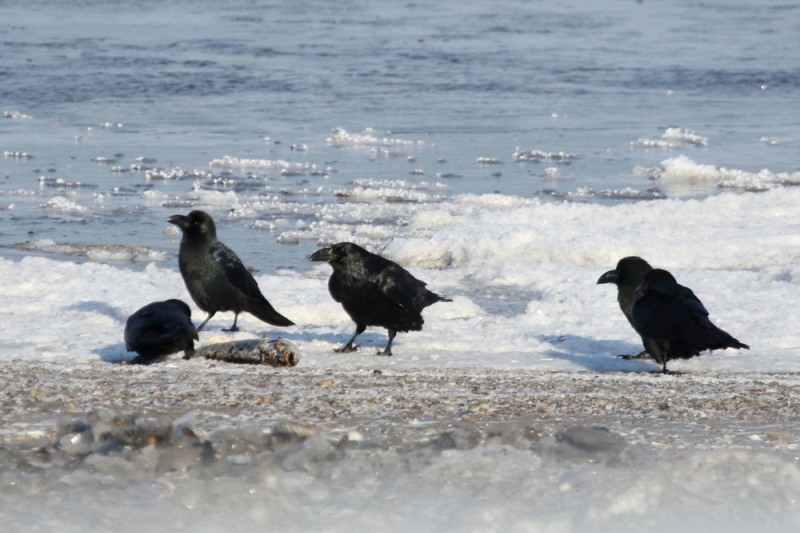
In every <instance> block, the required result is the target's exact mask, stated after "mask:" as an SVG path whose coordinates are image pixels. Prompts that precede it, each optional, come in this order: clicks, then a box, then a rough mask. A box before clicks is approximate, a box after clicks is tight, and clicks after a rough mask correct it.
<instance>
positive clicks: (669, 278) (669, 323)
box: [633, 268, 750, 374]
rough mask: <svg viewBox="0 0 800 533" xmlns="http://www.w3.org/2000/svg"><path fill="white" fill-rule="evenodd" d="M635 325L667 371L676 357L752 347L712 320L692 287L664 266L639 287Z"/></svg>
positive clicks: (652, 271)
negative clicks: (679, 279) (681, 281)
mask: <svg viewBox="0 0 800 533" xmlns="http://www.w3.org/2000/svg"><path fill="white" fill-rule="evenodd" d="M633 327H634V328H636V331H637V332H639V334H640V335H641V336H642V340H643V341H644V346H645V348H646V349H647V351H648V352H649V353H650V355H652V356H653V359H655V360H656V361H657V362H659V363H661V365H662V370H663V372H664V373H665V374H666V373H667V361H671V360H672V359H689V358H690V357H694V356H696V355H700V352H702V351H705V350H724V349H725V348H736V349H740V348H745V349H748V350H749V349H750V347H749V346H748V345H746V344H744V343H741V342H739V341H738V340H737V339H734V338H733V337H731V336H730V335H729V334H728V333H726V332H724V331H722V330H721V329H719V328H718V327H717V326H715V325H714V324H712V323H711V321H710V320H709V319H708V311H707V310H706V308H705V307H704V306H703V304H702V302H700V300H699V299H698V298H697V296H695V295H694V293H693V292H692V291H691V289H689V288H688V287H684V286H683V285H679V284H678V282H677V281H676V280H675V277H674V276H673V275H672V274H670V273H669V272H667V271H666V270H662V269H660V268H656V269H653V270H651V271H650V272H648V273H647V274H646V275H645V277H644V280H643V281H642V283H641V285H639V287H638V288H637V289H636V301H635V302H634V304H633Z"/></svg>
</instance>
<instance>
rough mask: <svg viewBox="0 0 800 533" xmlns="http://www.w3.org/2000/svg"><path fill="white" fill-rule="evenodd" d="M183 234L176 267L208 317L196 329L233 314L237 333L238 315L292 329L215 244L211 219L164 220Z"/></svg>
mask: <svg viewBox="0 0 800 533" xmlns="http://www.w3.org/2000/svg"><path fill="white" fill-rule="evenodd" d="M167 222H169V223H170V224H175V225H176V226H178V227H179V228H180V229H181V231H182V232H183V238H182V239H181V247H180V252H179V253H178V266H179V267H180V271H181V276H183V281H184V282H185V283H186V288H187V289H188V290H189V294H190V295H191V296H192V299H193V300H194V301H195V303H196V304H197V306H198V307H199V308H200V309H202V310H203V311H205V312H206V313H208V317H207V318H206V319H205V320H204V321H203V323H202V324H200V326H199V327H198V328H197V331H200V330H202V329H203V327H204V326H205V325H206V323H207V322H208V321H209V320H211V317H213V316H214V315H215V314H216V313H217V311H233V312H234V313H235V315H234V317H233V325H232V326H231V327H230V329H228V330H223V331H237V330H238V329H239V328H238V327H237V326H236V321H237V320H238V319H239V313H241V312H242V311H247V312H248V313H250V314H252V315H254V316H255V317H257V318H259V319H260V320H263V321H264V322H266V323H268V324H272V325H273V326H292V325H294V322H292V321H291V320H289V319H288V318H286V317H285V316H283V315H281V314H280V313H278V312H277V311H276V310H275V309H274V308H273V307H272V306H271V305H270V303H269V302H268V301H267V299H266V298H264V295H262V294H261V290H259V288H258V283H256V280H255V279H254V278H253V275H252V274H250V272H249V271H248V270H247V269H246V268H245V267H244V265H243V264H242V261H241V260H240V259H239V257H237V255H236V254H235V253H234V252H233V250H231V249H230V248H228V247H227V246H225V245H224V244H222V243H221V242H220V241H218V240H217V229H216V226H214V221H213V220H212V218H211V216H209V214H208V213H206V212H204V211H192V212H191V213H189V215H188V216H184V215H173V216H171V217H169V218H168V219H167Z"/></svg>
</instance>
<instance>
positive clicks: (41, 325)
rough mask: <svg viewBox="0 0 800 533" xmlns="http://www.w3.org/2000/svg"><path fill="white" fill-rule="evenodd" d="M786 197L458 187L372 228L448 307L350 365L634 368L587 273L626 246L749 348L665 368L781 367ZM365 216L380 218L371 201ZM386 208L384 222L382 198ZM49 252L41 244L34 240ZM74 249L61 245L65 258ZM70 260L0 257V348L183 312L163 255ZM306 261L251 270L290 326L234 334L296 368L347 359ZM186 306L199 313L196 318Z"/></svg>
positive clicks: (798, 253)
mask: <svg viewBox="0 0 800 533" xmlns="http://www.w3.org/2000/svg"><path fill="white" fill-rule="evenodd" d="M215 194H222V195H223V196H225V197H233V195H234V193H232V192H229V193H214V194H211V193H209V192H206V193H205V194H204V196H205V197H206V200H209V201H212V202H216V201H217V200H214V196H215ZM798 205H800V191H797V190H795V189H780V190H774V191H769V192H766V193H763V194H748V195H741V194H731V193H726V194H721V195H718V196H713V197H709V198H706V199H704V200H700V201H698V200H675V199H670V200H662V201H653V202H639V203H636V204H627V205H626V204H618V205H611V206H606V205H598V204H568V203H563V204H556V203H544V202H540V201H538V200H526V199H522V198H514V197H506V196H500V195H486V196H474V195H463V196H458V197H455V198H454V199H453V201H450V202H441V203H438V204H433V205H424V206H421V207H420V208H419V209H417V210H415V211H414V212H413V214H412V216H410V219H409V220H408V221H407V224H405V225H403V226H401V227H393V228H389V227H388V226H386V227H385V228H386V231H381V232H379V234H378V235H375V236H376V237H377V238H380V239H384V242H387V239H388V244H387V245H386V246H385V249H383V250H375V251H377V252H379V253H383V254H384V255H386V256H387V257H390V258H391V259H393V260H395V261H397V262H399V263H400V264H402V265H404V266H406V267H407V268H409V269H410V270H411V271H412V272H413V273H414V274H415V275H416V276H417V277H419V278H420V279H423V280H425V281H426V282H428V284H429V287H430V288H431V289H432V290H434V291H436V292H439V293H441V294H445V295H447V296H449V297H452V298H453V300H454V301H453V302H452V303H440V304H437V305H434V306H432V307H430V308H428V309H426V311H425V313H424V316H425V318H426V324H425V327H424V330H423V331H422V332H413V333H408V334H401V335H400V336H399V337H398V339H397V344H396V350H395V351H396V354H397V357H394V358H393V359H391V360H373V359H371V358H363V361H360V363H363V364H372V365H376V366H382V365H414V366H425V365H432V366H436V367H441V366H448V365H453V366H459V365H469V366H473V365H474V366H480V365H491V366H498V365H499V366H522V367H528V368H536V369H541V370H546V371H564V370H566V371H578V370H585V369H591V370H593V371H611V370H615V371H616V370H626V369H637V370H639V369H641V368H642V366H641V365H638V364H631V363H630V362H625V361H621V360H619V359H617V358H616V357H615V356H616V355H617V354H619V353H628V352H633V351H635V350H637V348H638V343H637V336H636V334H635V333H634V332H633V331H632V330H631V329H630V327H629V326H628V325H627V323H626V322H625V319H624V317H623V316H622V314H621V313H620V312H619V310H618V308H617V304H616V298H615V296H616V295H615V291H614V289H613V287H609V286H597V285H595V282H596V280H597V278H598V277H599V275H600V274H602V273H603V272H604V271H605V270H608V269H610V268H613V266H614V264H615V263H616V261H617V260H618V259H619V258H621V257H623V256H626V255H640V256H642V257H644V258H645V259H647V260H648V261H649V262H650V263H651V264H654V265H657V266H659V267H663V268H667V269H668V270H670V271H672V272H673V274H675V275H676V277H677V278H678V280H679V281H680V282H681V283H683V284H684V285H687V286H689V287H691V288H692V289H693V290H694V291H695V292H696V294H697V295H698V296H699V297H700V298H701V300H702V301H703V302H704V304H705V305H706V307H707V308H708V309H709V310H710V312H711V318H712V320H713V321H715V323H716V324H717V325H719V326H720V327H722V328H723V329H725V330H726V331H728V332H730V333H731V334H733V335H734V336H735V337H737V338H739V339H740V340H742V341H743V342H745V343H747V344H749V345H750V346H751V350H750V351H742V352H736V351H721V352H715V353H712V354H708V355H704V356H702V357H700V358H695V359H693V360H690V361H680V362H676V363H675V364H674V366H675V369H676V370H686V369H693V370H712V369H713V370H715V371H729V372H761V371H769V372H796V371H798V370H800V362H798V361H797V358H796V356H795V352H796V350H797V349H798V347H800V336H798V335H797V334H795V333H794V332H795V330H796V328H795V327H794V320H793V317H792V314H791V313H787V312H786V310H785V308H784V307H783V306H780V305H776V302H792V301H798V300H800V287H799V285H800V266H798V260H797V259H798V257H800V237H798V235H800V209H798V207H797V206H798ZM66 208H67V210H70V209H72V207H71V206H68V207H66ZM329 208H330V209H336V207H329ZM346 208H347V206H343V209H346ZM371 209H372V210H373V214H376V213H375V212H376V211H378V213H377V215H378V216H380V212H379V211H380V209H381V208H380V207H377V206H375V205H371ZM385 210H386V216H387V217H390V216H391V213H392V210H393V208H392V206H391V204H386V208H385ZM334 218H336V217H334ZM381 227H384V226H376V227H373V228H372V229H373V230H375V229H376V228H381ZM350 229H351V230H352V226H351V227H350ZM302 232H306V233H307V234H306V235H305V237H306V239H315V238H316V239H321V240H324V239H326V238H329V237H331V236H334V237H336V238H339V237H341V239H340V240H344V239H345V238H346V235H345V234H344V232H336V233H335V235H332V234H331V232H329V231H328V230H327V229H325V228H324V225H323V226H319V225H317V226H314V225H312V226H309V227H308V228H307V229H305V230H302V231H301V233H302ZM355 233H356V235H357V234H358V231H356V232H355ZM391 234H394V235H395V237H394V238H389V236H390V235H391ZM221 238H222V239H223V241H224V238H225V236H224V235H221ZM176 244H177V243H176ZM53 248H54V244H53V243H52V242H49V241H44V242H42V243H40V244H39V246H38V249H41V250H50V251H52V249H53ZM74 248H75V246H72V247H70V253H74V254H76V255H80V253H79V252H75V251H74ZM56 249H58V247H56ZM130 254H131V256H132V257H133V251H131V252H130ZM85 255H86V256H87V257H89V258H90V259H93V260H94V261H90V262H84V263H72V262H68V261H61V260H57V259H52V258H47V257H37V256H28V257H23V258H22V259H9V258H6V259H0V275H2V276H3V279H5V280H6V283H4V285H3V288H2V289H0V290H2V292H0V296H1V297H2V299H3V302H4V304H5V305H4V306H3V310H2V315H3V320H4V323H5V325H6V327H7V328H9V330H11V331H22V330H25V329H27V328H29V327H30V324H37V327H36V328H35V329H34V330H32V331H30V334H28V335H25V338H24V340H23V339H21V338H19V337H12V338H6V339H4V340H3V341H2V343H3V344H4V345H5V346H2V345H0V346H2V347H4V348H7V349H6V350H3V351H2V353H3V354H5V355H4V357H6V358H15V359H38V358H51V359H58V360H60V361H63V362H65V363H66V362H69V361H75V362H79V361H85V360H87V359H92V358H97V357H101V358H103V359H104V360H109V361H119V360H123V359H126V358H127V357H129V355H128V354H126V353H125V351H124V348H123V345H122V329H123V326H124V321H125V319H126V317H127V316H128V315H129V314H131V313H132V312H133V311H135V310H136V309H138V308H139V307H141V306H142V305H144V304H146V303H148V302H151V301H155V300H163V299H167V298H181V299H183V300H185V301H187V302H188V303H190V304H191V305H192V306H193V305H194V304H193V302H191V298H190V297H189V295H188V294H187V292H186V289H185V287H184V284H183V282H182V280H181V278H180V275H179V274H178V272H177V268H176V265H174V264H169V261H167V260H165V259H164V255H163V254H156V253H152V254H150V255H151V257H153V258H155V259H157V261H156V262H151V263H150V264H148V265H147V267H146V268H144V269H143V270H134V269H131V268H130V267H128V266H127V265H124V264H123V265H120V264H119V263H117V264H104V263H100V262H97V261H102V260H114V259H120V258H123V259H124V258H125V257H126V252H125V250H124V249H123V250H120V249H109V250H108V251H106V252H103V250H102V248H101V249H97V247H87V251H86V254H85ZM240 255H243V256H244V257H246V254H245V253H241V254H240ZM135 257H136V258H137V260H139V261H141V260H142V258H143V257H144V258H146V257H148V254H147V253H143V252H141V251H138V252H137V254H136V255H135ZM308 268H309V270H307V271H297V270H291V271H290V270H286V271H279V272H269V273H267V272H265V273H259V274H258V275H257V280H258V282H259V285H260V286H261V288H262V291H263V292H264V294H265V295H267V297H268V299H269V300H270V301H271V302H272V304H273V305H274V306H275V307H276V308H277V309H279V310H280V311H281V312H282V313H284V314H285V315H286V316H289V317H291V318H292V320H294V321H295V322H296V323H297V324H298V326H297V327H295V328H291V329H287V330H276V329H274V328H270V327H268V326H266V325H264V324H262V323H260V322H259V321H258V320H256V319H254V318H253V317H250V316H248V315H244V316H242V317H241V319H240V320H241V321H242V332H240V333H239V334H238V335H240V336H258V335H268V336H276V335H283V336H286V337H287V338H289V339H290V340H293V341H294V342H297V343H298V344H299V345H300V347H301V349H302V351H303V352H304V364H309V365H320V366H337V365H346V364H348V362H347V360H343V359H341V358H336V357H331V355H330V353H329V352H330V349H331V348H332V346H333V345H332V343H331V342H330V341H329V340H327V339H330V338H331V335H333V336H335V337H337V338H340V339H341V341H345V340H346V338H347V337H348V335H349V334H350V332H351V330H352V328H353V325H352V323H351V322H350V320H349V318H348V317H347V315H346V314H345V313H344V311H343V310H342V309H341V307H340V306H339V305H338V304H337V303H336V302H334V301H333V300H332V299H331V298H330V296H329V294H328V292H327V285H326V280H327V277H328V276H329V273H330V268H329V267H328V266H327V265H313V266H312V265H309V267H308ZM193 309H194V315H193V317H194V318H195V320H196V321H197V322H199V321H200V320H202V319H203V318H204V313H203V312H201V311H200V310H199V309H197V308H194V307H193ZM230 320H232V316H231V314H230V313H228V314H225V313H220V314H219V315H218V316H217V317H215V318H214V319H213V320H212V321H211V323H210V328H211V331H212V332H213V331H216V330H219V329H221V328H222V327H227V326H228V325H229V324H228V322H229V321H230ZM67 332H69V334H67ZM384 335H385V332H384V331H382V330H379V329H370V330H369V331H368V333H367V334H366V335H365V337H364V339H363V340H362V342H363V343H364V344H367V345H370V347H369V348H367V350H371V349H372V348H374V347H379V346H380V345H381V344H382V343H383V342H384V339H385V336H384ZM321 339H325V340H321ZM201 340H202V339H201ZM11 348H13V349H11Z"/></svg>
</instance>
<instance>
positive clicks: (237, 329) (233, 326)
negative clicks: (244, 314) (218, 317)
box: [222, 313, 239, 331]
mask: <svg viewBox="0 0 800 533" xmlns="http://www.w3.org/2000/svg"><path fill="white" fill-rule="evenodd" d="M237 320H239V313H236V314H234V315H233V325H232V326H231V327H230V328H228V329H223V330H222V331H239V327H238V326H237V325H236V321H237Z"/></svg>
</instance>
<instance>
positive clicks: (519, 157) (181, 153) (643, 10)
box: [0, 0, 800, 271]
mask: <svg viewBox="0 0 800 533" xmlns="http://www.w3.org/2000/svg"><path fill="white" fill-rule="evenodd" d="M0 9H1V10H2V16H3V18H4V19H5V20H9V21H13V22H12V23H11V24H9V25H7V26H6V27H5V28H4V29H3V30H0V31H2V34H0V37H1V38H2V41H3V50H4V53H3V54H2V58H0V73H1V74H0V75H2V80H3V83H2V87H0V100H2V102H3V106H4V109H3V111H4V112H5V116H6V118H5V119H4V120H0V136H1V137H0V139H2V149H3V151H4V153H5V157H4V158H3V159H2V160H0V176H3V177H4V178H5V179H4V180H3V181H2V183H0V194H2V196H1V197H0V221H2V225H3V228H4V229H3V232H2V235H0V238H1V239H2V240H1V241H0V242H2V244H4V245H6V246H7V245H10V244H12V243H17V242H21V241H25V240H33V241H37V240H43V239H44V240H48V239H49V240H53V241H56V242H59V243H70V244H75V243H80V244H99V243H103V244H125V245H146V246H152V247H155V248H157V249H161V250H169V251H174V249H175V248H176V246H177V243H176V239H175V237H174V235H171V234H170V235H167V236H165V235H164V231H165V227H166V225H165V224H164V219H165V218H166V216H168V215H170V214H173V213H175V212H185V211H188V210H189V209H191V208H193V207H200V208H204V209H207V210H209V211H211V212H212V214H213V215H214V216H215V217H216V218H217V220H218V221H222V222H223V223H222V225H223V227H222V229H221V234H222V235H223V236H224V240H226V241H227V242H228V244H230V245H231V246H233V247H234V249H237V250H240V255H244V256H245V258H246V259H247V260H248V261H249V262H252V263H253V264H255V265H258V266H259V267H263V268H265V269H267V270H268V271H271V270H272V269H274V267H276V266H288V267H292V268H301V269H305V268H308V267H307V263H306V262H305V256H306V255H307V252H309V251H310V250H311V248H312V246H311V245H308V244H305V243H301V245H300V247H299V248H296V247H292V246H289V247H286V246H278V245H277V244H276V242H284V243H290V242H294V240H293V239H292V238H291V237H285V236H284V234H285V233H287V232H291V230H292V229H294V228H296V227H298V226H300V227H304V226H306V225H309V224H315V223H316V224H322V223H324V222H325V221H326V220H327V216H328V212H327V210H326V206H328V205H335V204H341V203H345V202H349V203H355V204H362V203H367V204H368V206H367V207H366V208H365V209H361V210H358V209H357V208H354V211H355V212H356V213H358V215H357V216H356V217H355V218H357V219H358V220H359V221H360V222H365V223H367V224H370V223H372V222H374V221H377V222H378V223H380V222H382V221H383V222H385V221H386V220H385V219H388V221H390V222H392V223H398V222H399V223H402V222H404V220H405V217H403V216H402V214H401V215H400V216H397V215H396V214H394V213H389V214H386V213H385V212H384V211H385V209H386V203H387V202H398V201H402V202H411V203H418V202H424V203H429V202H436V201H444V200H446V199H448V198H452V197H453V196H456V195H459V194H463V193H477V194H483V193H490V192H500V193H502V194H506V195H515V196H523V197H541V198H550V197H554V198H555V199H556V200H558V201H560V200H561V199H562V198H569V199H575V200H579V201H629V200H630V199H633V200H635V199H638V198H660V197H663V196H664V195H666V196H675V195H679V196H686V195H688V196H704V195H707V194H713V193H715V192H716V191H717V190H719V189H718V185H719V182H720V181H721V180H722V177H719V178H718V179H715V178H713V177H711V178H708V176H707V173H705V174H704V173H703V172H699V171H698V168H696V167H691V165H689V168H688V169H687V167H686V165H683V166H681V167H680V168H679V169H678V171H677V172H676V173H673V174H672V178H671V179H670V177H669V175H668V176H667V178H663V177H661V178H657V176H661V175H662V174H664V170H665V168H662V166H661V162H662V161H665V160H670V159H672V158H675V157H677V156H685V157H688V158H689V159H690V161H691V162H696V163H697V164H699V165H702V164H706V165H712V166H713V167H717V168H726V169H734V170H735V171H736V172H741V173H745V174H746V173H751V174H752V173H757V172H759V171H760V170H761V169H769V170H770V171H771V172H773V173H776V174H778V173H782V172H783V173H789V174H790V175H789V176H788V178H789V179H788V181H790V182H796V181H798V178H797V175H796V169H797V162H796V158H795V152H796V142H797V138H798V129H800V120H798V116H797V111H796V105H795V104H796V101H797V97H798V94H797V87H798V86H800V84H798V83H796V81H797V80H796V79H795V77H796V76H797V71H798V69H797V68H794V67H795V66H797V65H796V62H797V61H798V56H797V54H796V52H795V50H794V48H795V46H794V43H795V41H796V39H795V37H796V36H797V28H796V27H794V26H793V25H792V23H791V21H792V20H793V17H792V15H793V14H794V13H796V12H797V9H798V8H797V7H796V6H791V5H789V4H785V3H779V2H770V3H768V4H767V5H765V4H763V3H761V4H759V5H758V6H755V5H751V3H749V2H740V3H739V4H738V5H737V7H736V9H733V7H732V6H730V5H728V4H726V5H725V6H722V5H716V4H696V3H694V2H673V3H670V4H669V5H662V4H659V3H656V2H641V3H632V2H621V1H616V0H609V1H604V2H596V3H593V4H592V5H591V6H580V7H578V6H569V5H565V6H560V5H554V4H552V3H549V2H503V3H500V4H497V3H493V4H491V5H488V4H486V5H484V4H470V5H463V4H462V3H459V2H445V3H439V4H437V12H436V13H437V15H436V16H431V12H430V8H429V7H428V6H426V5H425V4H402V3H394V2H378V3H372V4H370V6H368V7H364V6H363V5H361V4H360V3H347V2H345V3H341V2H338V3H337V4H336V7H335V9H334V8H332V7H331V6H330V5H328V4H327V3H325V2H315V3H310V4H308V3H306V4H304V5H303V6H294V5H292V4H283V3H278V4H260V5H254V4H251V3H249V2H226V3H224V4H218V3H215V2H191V3H189V2H177V3H176V2H172V3H170V4H169V5H164V4H163V3H158V2H144V3H138V4H137V5H136V6H127V5H120V4H117V3H108V2H40V3H37V4H36V5H35V6H31V5H30V4H29V3H22V2H20V3H15V2H7V3H5V4H4V5H3V7H2V8H0ZM178 21H180V23H178ZM339 128H341V129H343V130H344V132H345V133H341V132H339V133H338V134H337V133H336V131H335V130H337V129H339ZM369 128H374V130H368V129H369ZM669 128H674V129H673V130H670V129H669ZM670 131H672V132H673V133H672V134H670ZM676 132H677V133H676ZM226 157H229V158H232V159H230V160H228V163H229V164H222V165H214V164H213V163H212V162H213V161H218V160H224V158H226ZM147 169H151V171H150V172H149V173H148V170H147ZM153 169H160V170H161V171H160V172H159V171H153ZM792 172H795V174H794V175H791V173H792ZM667 174H669V173H668V172H667ZM676 176H677V177H676ZM698 176H699V177H698ZM652 178H656V179H652ZM734 178H738V180H737V179H734V181H735V182H736V183H734V184H733V185H732V186H734V187H742V188H745V187H747V185H748V184H747V183H745V182H746V181H747V178H743V177H742V176H734ZM772 181H773V182H780V179H777V180H772ZM420 188H421V189H422V191H421V192H420V191H419V189H420ZM756 188H757V187H756ZM364 191H366V192H367V193H368V194H364V193H363V192H364ZM565 195H566V196H565ZM365 211H369V212H372V213H373V214H374V215H373V217H374V219H373V218H371V217H369V216H368V215H367V214H366V213H365ZM401 212H402V210H401ZM338 216H340V217H341V216H342V215H341V214H340V215H338ZM225 221H228V222H230V223H231V224H225V223H224V222H225ZM282 237H283V238H282ZM381 240H383V241H385V238H383V239H381ZM254 243H258V244H257V245H254Z"/></svg>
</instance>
